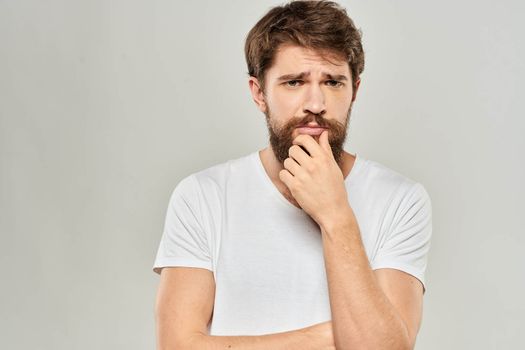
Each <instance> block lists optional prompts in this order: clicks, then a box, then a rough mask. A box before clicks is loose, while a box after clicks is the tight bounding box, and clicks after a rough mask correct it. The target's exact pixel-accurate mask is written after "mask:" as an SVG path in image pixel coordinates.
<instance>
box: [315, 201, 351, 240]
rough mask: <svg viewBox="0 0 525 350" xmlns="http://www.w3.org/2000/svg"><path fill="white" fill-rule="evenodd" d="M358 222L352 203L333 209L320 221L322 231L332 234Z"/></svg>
mask: <svg viewBox="0 0 525 350" xmlns="http://www.w3.org/2000/svg"><path fill="white" fill-rule="evenodd" d="M355 224H357V220H356V218H355V215H354V211H353V210H352V208H351V207H350V205H345V206H342V207H339V208H338V209H337V210H333V211H332V212H331V213H330V214H329V215H326V216H324V218H323V219H322V220H320V222H319V228H320V229H321V232H322V233H327V234H330V233H332V232H337V231H340V230H342V229H343V230H344V229H346V228H349V227H352V226H353V225H355Z"/></svg>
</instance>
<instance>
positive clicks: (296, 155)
mask: <svg viewBox="0 0 525 350" xmlns="http://www.w3.org/2000/svg"><path fill="white" fill-rule="evenodd" d="M288 155H289V156H290V157H291V158H293V159H294V160H295V161H296V162H297V163H299V165H304V164H306V163H307V162H308V161H310V160H312V159H311V158H310V156H309V155H308V154H306V152H305V151H303V150H302V149H301V147H300V146H298V145H292V147H290V149H289V150H288Z"/></svg>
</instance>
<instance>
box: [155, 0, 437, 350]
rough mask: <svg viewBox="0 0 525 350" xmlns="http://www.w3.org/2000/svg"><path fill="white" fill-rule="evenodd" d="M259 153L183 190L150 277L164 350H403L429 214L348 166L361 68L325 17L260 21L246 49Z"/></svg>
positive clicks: (385, 178)
mask: <svg viewBox="0 0 525 350" xmlns="http://www.w3.org/2000/svg"><path fill="white" fill-rule="evenodd" d="M245 53H246V60H247V64H248V72H249V75H250V78H249V87H250V90H251V93H252V96H253V99H254V101H255V103H256V105H257V107H258V108H259V109H260V110H261V111H262V112H263V113H264V114H265V115H266V120H267V124H268V130H269V134H270V145H269V146H268V147H267V148H265V149H263V150H261V151H259V152H254V153H252V154H250V155H247V156H245V157H242V158H239V159H235V160H231V161H229V162H226V163H223V164H219V165H215V166H213V167H211V168H208V169H205V170H202V171H200V172H198V173H196V174H192V175H190V176H188V177H186V178H184V179H183V180H182V181H181V182H180V183H179V184H178V185H177V187H176V188H175V190H174V192H173V194H172V196H171V198H170V204H169V207H168V211H167V215H166V223H165V229H164V233H163V236H162V239H161V242H160V247H159V250H158V253H157V258H156V261H155V264H154V271H155V272H157V273H159V274H161V278H160V285H159V290H158V295H157V303H156V319H157V337H158V348H159V349H301V350H305V349H335V348H337V349H339V350H341V349H412V348H413V347H414V344H415V339H416V334H417V332H418V329H419V325H420V321H421V314H422V298H423V293H424V271H425V267H426V255H427V252H428V249H429V245H430V236H431V205H430V199H429V197H428V194H427V192H426V191H425V189H424V187H423V186H422V185H420V184H419V183H417V182H414V181H412V180H410V179H408V178H407V177H405V176H403V175H401V174H399V173H397V172H395V171H393V170H390V169H388V168H386V167H384V166H382V165H381V164H379V163H376V162H373V161H370V160H366V159H364V158H363V157H361V156H359V155H357V154H356V155H352V154H350V153H347V152H346V151H344V150H343V144H344V141H345V137H346V129H347V125H348V122H349V118H350V111H351V107H352V103H353V102H354V101H355V99H356V93H357V90H358V88H359V84H360V79H359V75H360V74H361V72H362V71H363V67H364V55H363V49H362V46H361V35H360V33H359V31H358V30H357V29H356V28H355V26H354V24H353V22H352V21H351V19H350V18H349V17H348V16H347V14H346V12H345V11H344V10H343V9H342V8H340V7H339V6H338V5H337V4H335V3H332V2H327V1H326V2H325V1H322V2H316V1H294V2H291V3H288V4H286V5H284V6H279V7H275V8H273V9H272V10H270V11H269V12H268V13H267V14H266V15H265V16H264V17H263V18H262V19H261V20H260V21H259V22H258V23H257V24H256V25H255V27H254V28H253V29H252V30H251V31H250V33H249V34H248V37H247V39H246V46H245Z"/></svg>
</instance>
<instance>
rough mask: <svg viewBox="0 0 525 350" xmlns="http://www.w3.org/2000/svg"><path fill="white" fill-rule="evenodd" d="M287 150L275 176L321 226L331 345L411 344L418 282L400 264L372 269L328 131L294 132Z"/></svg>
mask: <svg viewBox="0 0 525 350" xmlns="http://www.w3.org/2000/svg"><path fill="white" fill-rule="evenodd" d="M299 146H302V147H304V148H305V149H306V150H307V151H308V153H309V154H307V153H306V152H304V151H303V150H302V149H301V148H300V147H299ZM289 154H290V158H287V159H286V160H285V162H284V166H285V169H283V170H281V172H280V173H279V177H280V179H281V180H282V181H283V182H284V183H285V184H286V186H287V187H288V188H289V189H290V192H291V193H292V195H293V196H294V198H295V199H296V200H297V202H298V203H299V205H300V206H301V208H302V209H303V210H304V211H305V212H307V213H308V214H309V215H310V216H311V217H312V219H314V220H315V221H316V222H317V223H318V225H319V227H320V228H321V232H322V240H323V250H324V259H325V267H326V273H327V280H328V291H329V297H330V307H331V312H332V327H333V330H334V340H335V345H336V348H337V349H339V350H346V349H351V350H355V349H389V350H390V349H412V348H413V347H414V344H415V339H416V334H417V331H418V329H419V325H420V321H421V311H422V297H423V286H422V284H421V282H419V280H418V279H416V278H415V277H413V276H411V275H409V274H407V273H405V272H402V271H400V270H395V269H387V268H385V269H378V270H375V271H374V270H372V268H371V266H370V263H369V261H368V257H367V255H366V252H365V249H364V246H363V243H362V241H361V233H360V231H359V226H358V223H357V220H356V218H355V215H354V213H353V211H352V209H351V207H350V205H349V203H348V197H347V194H346V189H345V187H344V178H343V175H342V173H341V170H340V168H339V166H338V165H337V163H336V162H335V160H334V158H333V154H332V151H331V148H330V145H329V143H328V133H327V132H323V133H322V134H321V136H320V137H319V144H318V143H317V142H315V140H314V139H313V138H312V137H311V136H309V135H299V136H298V137H296V138H295V140H294V146H292V147H291V148H290V150H289Z"/></svg>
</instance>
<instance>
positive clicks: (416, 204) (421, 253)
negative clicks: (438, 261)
mask: <svg viewBox="0 0 525 350" xmlns="http://www.w3.org/2000/svg"><path fill="white" fill-rule="evenodd" d="M396 202H397V204H396V205H397V208H396V210H395V214H394V218H393V221H392V226H391V229H390V232H388V233H387V234H386V239H385V240H384V242H383V244H382V246H381V247H380V248H379V251H378V253H377V255H376V257H375V258H374V260H373V261H372V262H371V267H372V269H374V270H375V269H379V268H394V269H397V270H401V271H404V272H406V273H408V274H410V275H412V276H414V277H416V278H417V279H418V280H420V281H421V283H422V284H423V290H424V291H425V290H426V284H425V270H426V266H427V254H428V251H429V249H430V238H431V236H432V205H431V202H430V197H429V195H428V193H427V191H426V190H425V188H424V187H423V186H422V185H421V184H419V183H415V184H414V185H413V186H412V187H411V188H410V190H409V191H407V193H406V194H405V195H404V196H403V198H402V199H401V201H396Z"/></svg>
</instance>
